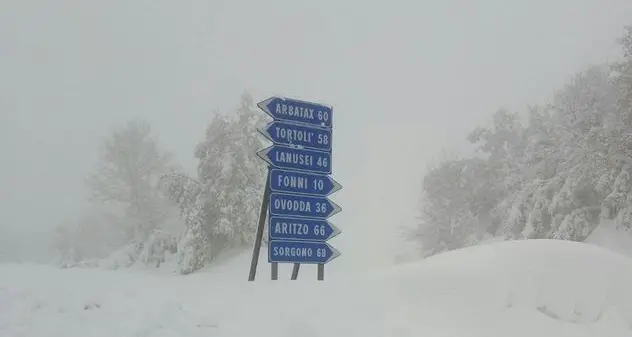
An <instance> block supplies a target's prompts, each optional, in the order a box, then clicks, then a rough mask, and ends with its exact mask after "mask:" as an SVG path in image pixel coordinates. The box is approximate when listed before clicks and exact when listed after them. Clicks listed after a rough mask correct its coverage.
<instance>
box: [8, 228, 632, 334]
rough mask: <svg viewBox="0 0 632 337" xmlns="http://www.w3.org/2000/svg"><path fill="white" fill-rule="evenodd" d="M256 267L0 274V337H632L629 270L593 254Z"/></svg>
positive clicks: (491, 250) (587, 247)
mask: <svg viewBox="0 0 632 337" xmlns="http://www.w3.org/2000/svg"><path fill="white" fill-rule="evenodd" d="M341 258H344V256H343V257H341ZM260 268H261V269H260V271H261V273H260V274H259V276H258V279H257V281H255V282H252V283H249V282H247V281H246V277H247V269H248V254H243V255H242V256H238V257H236V258H235V261H234V262H232V263H225V264H224V265H222V266H218V267H217V268H216V269H215V270H214V271H213V272H211V271H205V272H201V273H198V274H194V275H190V276H187V277H183V276H176V275H165V274H154V273H148V272H146V271H145V272H143V271H138V270H127V271H106V270H88V269H58V268H55V267H50V266H37V265H21V264H9V265H2V266H0V336H3V337H5V336H6V337H19V336H29V337H47V336H58V337H75V336H81V337H90V336H107V337H112V336H116V337H126V336H130V337H131V336H165V337H166V336H178V337H184V336H187V337H194V336H227V337H228V336H235V337H248V336H271V337H272V336H274V337H299V336H300V337H317V336H329V337H331V336H344V337H352V336H362V337H369V336H380V337H386V336H424V337H443V336H446V337H447V336H455V337H468V336H477V337H478V336H481V337H482V336H485V337H495V336H499V337H500V336H502V337H508V336H512V337H520V336H529V337H535V336H537V337H549V336H550V337H564V336H569V337H570V336H572V337H583V336H599V337H609V336H612V337H625V336H632V290H631V288H630V285H631V284H632V260H630V259H628V258H627V257H624V256H622V255H619V254H616V253H614V252H611V251H608V250H606V249H604V248H601V247H598V246H596V245H591V244H581V243H572V242H562V241H550V240H532V241H521V242H504V243H493V244H487V245H482V246H478V247H472V248H467V249H463V250H459V251H454V252H451V253H446V254H441V255H439V256H435V257H432V258H429V259H426V260H424V261H419V262H413V263H408V264H406V265H402V266H400V267H397V268H390V269H388V270H383V271H382V272H379V273H377V272H373V273H371V275H355V276H353V277H344V278H343V277H342V275H328V276H329V277H328V278H327V279H326V281H325V282H317V281H315V280H314V279H315V275H312V274H313V271H312V269H311V268H306V270H305V273H304V274H301V275H300V276H299V281H295V282H293V281H289V280H287V279H284V277H283V276H286V275H285V273H283V274H282V275H281V278H282V279H281V280H279V281H276V282H273V281H270V280H269V267H268V265H267V263H266V262H265V254H262V260H261V264H260Z"/></svg>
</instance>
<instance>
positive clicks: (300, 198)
mask: <svg viewBox="0 0 632 337" xmlns="http://www.w3.org/2000/svg"><path fill="white" fill-rule="evenodd" d="M341 210H342V209H341V208H340V206H338V205H336V204H335V203H334V202H333V201H331V200H329V199H327V198H323V197H312V196H308V195H298V194H284V193H271V194H270V215H280V216H291V217H306V218H318V219H327V218H329V217H330V216H332V215H334V214H336V213H338V212H340V211H341Z"/></svg>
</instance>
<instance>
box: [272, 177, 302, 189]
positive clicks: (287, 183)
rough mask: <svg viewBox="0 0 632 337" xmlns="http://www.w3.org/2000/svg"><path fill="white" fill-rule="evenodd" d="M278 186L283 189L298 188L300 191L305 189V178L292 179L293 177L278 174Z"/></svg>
mask: <svg viewBox="0 0 632 337" xmlns="http://www.w3.org/2000/svg"><path fill="white" fill-rule="evenodd" d="M277 179H278V184H279V186H281V187H285V188H299V189H302V190H306V189H307V178H305V177H294V176H289V177H288V176H286V175H283V174H279V176H278V177H277Z"/></svg>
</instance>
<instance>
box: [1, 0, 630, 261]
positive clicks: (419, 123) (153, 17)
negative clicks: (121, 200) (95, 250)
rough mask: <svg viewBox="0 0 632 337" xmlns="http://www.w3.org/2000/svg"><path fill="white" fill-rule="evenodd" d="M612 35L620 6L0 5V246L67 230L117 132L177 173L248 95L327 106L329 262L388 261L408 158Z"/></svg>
mask: <svg viewBox="0 0 632 337" xmlns="http://www.w3.org/2000/svg"><path fill="white" fill-rule="evenodd" d="M628 23H630V24H632V1H630V0H479V1H474V0H435V1H423V0H419V1H388V2H386V1H373V2H371V1H342V0H320V1H296V0H269V1H254V0H251V1H243V0H230V1H228V0H221V1H218V0H216V1H213V0H206V1H202V0H190V1H167V0H152V1H149V0H144V1H142V0H138V1H128V0H110V1H78V0H75V1H71V0H58V1H42V0H40V1H37V0H26V1H20V0H4V1H0V116H1V119H0V140H1V142H0V153H1V154H2V156H1V158H2V161H1V165H0V187H1V188H0V236H3V237H5V238H8V237H10V235H12V234H11V233H20V232H28V231H33V230H43V229H50V228H51V227H52V226H54V225H58V224H59V223H60V222H62V221H65V220H68V219H72V218H73V217H76V216H77V214H78V211H79V210H80V208H81V207H82V203H83V200H84V199H85V191H84V187H83V185H82V178H83V177H84V176H85V175H86V174H87V173H88V172H89V170H90V169H91V167H93V165H94V161H95V158H96V154H95V149H96V148H97V146H98V143H99V140H100V137H102V136H103V135H105V134H106V133H107V132H108V130H110V129H111V128H112V127H114V126H115V125H116V124H118V123H123V122H124V121H126V120H127V119H129V118H132V117H136V116H142V117H145V118H147V119H149V120H150V121H151V122H152V123H153V126H154V130H155V133H156V135H157V136H158V137H159V139H160V141H161V143H162V145H164V147H166V148H167V149H168V150H170V151H172V152H173V153H175V154H176V157H177V159H178V161H179V162H180V163H181V164H182V165H184V166H186V167H188V168H192V167H194V165H195V161H194V160H193V157H192V151H193V147H194V146H195V144H196V142H197V141H199V140H200V139H202V137H203V133H204V129H205V126H206V124H207V123H208V122H209V120H210V118H211V111H212V110H214V109H216V108H218V109H220V110H222V111H226V110H227V109H230V108H232V107H233V106H235V105H236V104H237V103H238V100H239V95H240V93H241V92H242V91H244V90H248V91H250V92H251V93H252V94H253V95H254V97H255V99H257V100H263V99H265V98H267V97H268V96H270V95H275V94H280V95H285V96H290V97H296V98H300V99H305V100H316V101H322V102H325V103H328V104H331V105H333V106H334V114H335V117H334V118H335V120H334V132H335V144H334V161H333V165H334V166H333V167H334V178H335V179H336V180H338V181H339V182H340V183H341V184H343V185H344V189H343V190H342V191H340V192H338V193H337V194H336V195H335V196H334V197H333V198H332V199H334V200H335V201H336V202H338V203H339V204H340V205H341V206H342V207H343V208H344V210H343V212H342V213H340V214H338V215H336V216H335V217H334V218H332V221H334V222H335V223H336V225H337V226H338V227H340V228H341V229H342V230H343V233H342V234H341V235H340V236H339V237H338V238H336V239H334V240H333V241H332V243H333V244H334V245H335V246H336V247H337V248H339V249H340V250H341V251H342V253H343V254H344V255H343V257H341V258H340V259H339V260H338V261H336V263H334V264H332V266H338V267H336V268H342V267H345V268H347V267H354V268H364V267H368V266H376V265H384V264H389V263H391V261H392V256H393V253H394V252H395V251H396V250H397V249H398V247H399V243H398V241H397V238H396V236H397V234H398V232H400V231H401V228H402V227H403V226H409V225H411V224H413V223H414V215H415V207H416V203H417V201H418V198H419V196H418V191H419V184H420V177H421V172H422V170H423V168H424V164H425V162H426V161H427V160H428V159H429V158H432V157H434V156H435V155H436V153H437V151H438V149H439V148H441V147H455V146H462V145H461V144H463V143H464V137H465V135H466V133H467V132H468V131H469V130H470V129H471V128H473V127H474V126H475V125H476V124H478V123H482V122H486V118H487V117H488V116H489V115H490V114H491V113H492V112H493V111H494V110H496V109H497V108H498V107H500V106H505V107H509V108H515V109H521V108H523V107H524V106H525V105H526V104H528V103H538V102H541V101H542V100H544V99H546V98H547V96H548V95H549V94H551V93H552V91H553V90H554V89H555V88H558V87H560V85H562V84H563V83H564V81H566V79H567V78H568V76H570V75H571V74H572V73H574V72H576V71H577V70H580V69H581V68H583V67H585V66H586V65H588V64H590V63H595V62H603V61H609V60H613V59H614V58H616V57H618V55H619V50H618V46H617V45H616V43H615V39H616V38H617V37H618V36H619V35H620V34H621V33H622V28H623V25H625V24H628ZM253 155H254V154H253ZM24 244H25V245H26V244H27V243H24Z"/></svg>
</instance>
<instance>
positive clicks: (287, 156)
mask: <svg viewBox="0 0 632 337" xmlns="http://www.w3.org/2000/svg"><path fill="white" fill-rule="evenodd" d="M276 160H277V162H279V163H285V164H298V165H307V166H312V165H313V163H314V157H313V156H312V155H309V154H300V153H292V152H289V151H288V152H284V151H277V152H276ZM319 164H320V163H319ZM319 166H321V165H319ZM325 166H327V165H325Z"/></svg>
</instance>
